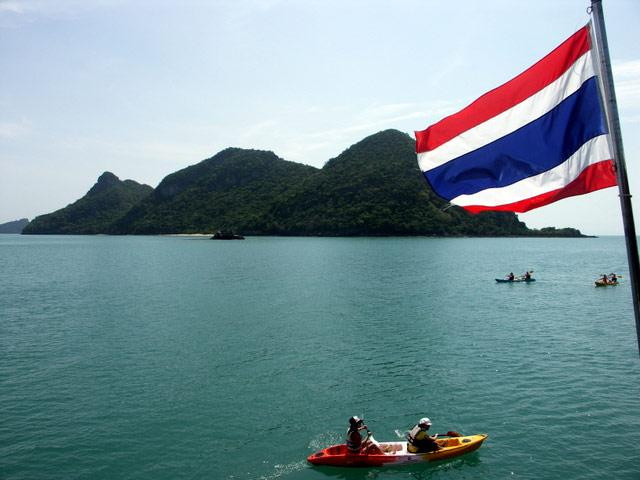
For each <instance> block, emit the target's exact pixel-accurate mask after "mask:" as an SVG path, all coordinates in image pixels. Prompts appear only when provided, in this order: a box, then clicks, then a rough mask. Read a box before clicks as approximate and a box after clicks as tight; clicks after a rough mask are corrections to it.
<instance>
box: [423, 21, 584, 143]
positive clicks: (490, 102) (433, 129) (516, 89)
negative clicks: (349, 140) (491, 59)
mask: <svg viewBox="0 0 640 480" xmlns="http://www.w3.org/2000/svg"><path fill="white" fill-rule="evenodd" d="M590 48H591V47H590V43H589V29H588V27H583V28H581V29H580V30H578V31H577V32H576V33H574V34H573V35H572V36H571V37H569V38H568V39H567V40H565V41H564V42H563V43H562V44H561V45H559V46H558V47H557V48H556V49H555V50H553V51H552V52H551V53H549V54H548V55H547V56H546V57H544V58H543V59H542V60H540V61H538V62H537V63H536V64H534V65H533V66H531V67H529V68H528V69H527V70H525V71H524V72H522V73H521V74H520V75H518V76H517V77H515V78H513V79H511V80H509V81H508V82H507V83H505V84H504V85H501V86H500V87H497V88H495V89H493V90H491V91H490V92H487V93H485V94H484V95H482V96H481V97H480V98H478V99H477V100H476V101H474V102H473V103H471V104H470V105H469V106H467V107H465V108H464V109H462V110H460V111H459V112H458V113H454V114H453V115H450V116H449V117H446V118H444V119H442V120H440V121H439V122H438V123H434V124H433V125H431V126H430V127H429V128H427V129H426V130H422V131H420V132H415V135H416V152H417V153H422V152H426V151H429V150H433V149H435V148H437V147H439V146H440V145H442V144H443V143H446V142H448V141H449V140H451V139H452V138H454V137H457V136H458V135H460V134H461V133H463V132H466V131H467V130H469V129H470V128H473V127H475V126H476V125H479V124H481V123H483V122H486V121H487V120H489V119H490V118H493V117H495V116H496V115H499V114H500V113H502V112H504V111H505V110H508V109H510V108H512V107H513V106H515V105H517V104H518V103H520V102H522V101H523V100H525V99H527V98H529V97H530V96H531V95H533V94H535V93H536V92H538V91H540V90H542V89H543V88H544V87H546V86H547V85H549V84H550V83H553V82H554V81H555V80H557V79H558V78H559V77H560V76H561V75H562V74H563V73H564V72H566V71H567V69H568V68H569V67H571V65H573V64H574V63H575V61H576V60H577V59H578V58H580V57H581V56H582V55H584V54H585V53H586V52H588V51H589V49H590Z"/></svg>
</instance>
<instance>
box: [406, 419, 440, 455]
mask: <svg viewBox="0 0 640 480" xmlns="http://www.w3.org/2000/svg"><path fill="white" fill-rule="evenodd" d="M430 426H431V420H429V419H428V418H426V417H425V418H421V419H420V421H419V422H418V424H417V425H416V426H415V427H413V428H412V429H411V431H410V432H409V433H408V435H407V441H408V443H407V450H408V451H409V452H411V453H426V452H433V451H435V450H439V449H440V445H438V444H437V443H436V438H438V434H435V435H429V427H430Z"/></svg>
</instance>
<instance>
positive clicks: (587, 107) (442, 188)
mask: <svg viewBox="0 0 640 480" xmlns="http://www.w3.org/2000/svg"><path fill="white" fill-rule="evenodd" d="M605 133H607V128H606V126H605V122H604V115H603V113H602V108H601V105H600V101H599V99H598V85H597V80H596V77H592V78H590V79H589V80H587V81H585V82H584V83H583V84H582V86H581V87H580V89H579V90H577V91H576V92H574V93H573V94H572V95H570V96H569V97H567V98H566V99H565V100H563V101H562V102H561V103H560V104H558V105H557V106H556V107H555V108H554V109H553V110H551V111H549V112H548V113H546V114H545V115H543V116H542V117H540V118H538V119H537V120H534V121H533V122H531V123H529V124H527V125H525V126H524V127H522V128H520V129H518V130H516V131H514V132H512V133H510V134H508V135H506V136H504V137H502V138H499V139H498V140H496V141H494V142H492V143H490V144H488V145H485V146H483V147H481V148H479V149H477V150H474V151H472V152H469V153H467V154H465V155H462V156H460V157H457V158H455V159H453V160H451V161H449V162H447V163H445V164H443V165H440V166H438V167H436V168H433V169H431V170H428V171H426V172H424V176H425V177H426V178H427V181H428V182H429V183H430V184H431V187H432V188H433V190H434V191H435V192H436V193H437V194H438V195H440V196H441V197H443V198H445V199H447V200H451V199H453V198H455V197H457V196H458V195H463V194H467V195H470V194H474V193H477V192H479V191H482V190H485V189H487V188H495V187H504V186H506V185H511V184H512V183H515V182H518V181H520V180H523V179H525V178H528V177H531V176H534V175H538V174H540V173H542V172H546V171H547V170H550V169H552V168H554V167H556V166H558V165H560V164H561V163H563V162H564V161H565V160H567V159H568V158H569V157H570V156H571V155H573V154H574V153H575V151H576V150H578V148H580V147H581V146H582V145H583V144H584V143H585V142H587V141H588V140H590V139H592V138H594V137H597V136H598V135H603V134H605Z"/></svg>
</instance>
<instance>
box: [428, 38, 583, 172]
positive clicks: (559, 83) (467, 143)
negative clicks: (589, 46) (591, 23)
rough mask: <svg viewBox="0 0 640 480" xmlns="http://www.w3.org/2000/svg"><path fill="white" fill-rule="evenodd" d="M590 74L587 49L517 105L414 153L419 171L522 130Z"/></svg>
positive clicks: (571, 91) (576, 88)
mask: <svg viewBox="0 0 640 480" xmlns="http://www.w3.org/2000/svg"><path fill="white" fill-rule="evenodd" d="M594 75H595V72H594V68H593V62H592V58H591V50H589V51H588V52H587V53H585V54H584V55H582V56H581V57H580V58H579V59H578V60H576V62H575V63H574V64H573V65H572V66H571V67H570V68H569V69H567V71H566V72H565V73H564V74H562V76H560V77H559V78H558V79H557V80H556V81H554V82H553V83H550V84H549V85H548V86H546V87H545V88H543V89H542V90H540V91H539V92H537V93H535V94H534V95H532V96H530V97H529V98H527V99H526V100H524V101H522V102H520V103H519V104H518V105H516V106H514V107H512V108H510V109H509V110H505V111H504V112H502V113H501V114H499V115H496V116H495V117H493V118H491V119H489V120H487V121H486V122H484V123H481V124H479V125H478V126H476V127H474V128H471V129H469V130H467V131H466V132H464V133H462V134H460V135H458V136H457V137H454V138H452V139H451V140H449V141H448V142H446V143H444V144H442V145H440V146H439V147H438V148H435V149H434V150H430V151H428V152H422V153H418V164H419V166H420V170H421V171H423V172H426V171H429V170H431V169H432V168H435V167H438V166H440V165H443V164H445V163H447V162H449V161H451V160H453V159H455V158H458V157H460V156H462V155H464V154H466V153H469V152H472V151H474V150H477V149H478V148H480V147H483V146H485V145H487V144H489V143H491V142H493V141H495V140H498V139H499V138H502V137H504V136H506V135H508V134H510V133H511V132H514V131H515V130H517V129H519V128H521V127H524V126H525V125H527V124H528V123H531V122H532V121H533V120H536V119H537V118H540V117H541V116H543V115H544V114H545V113H548V112H549V111H550V110H552V109H553V108H555V107H556V106H558V104H560V103H561V102H562V101H563V100H564V99H565V98H567V97H568V96H570V95H571V94H573V93H575V92H576V91H577V90H578V89H579V88H580V86H581V85H582V84H583V83H584V82H585V81H586V80H588V79H589V78H591V77H593V76H594Z"/></svg>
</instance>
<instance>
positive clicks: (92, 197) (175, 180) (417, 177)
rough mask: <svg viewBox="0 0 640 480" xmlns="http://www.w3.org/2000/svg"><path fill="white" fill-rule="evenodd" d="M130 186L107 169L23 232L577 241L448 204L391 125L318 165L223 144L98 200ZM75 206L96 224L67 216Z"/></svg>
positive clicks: (407, 140) (568, 232)
mask: <svg viewBox="0 0 640 480" xmlns="http://www.w3.org/2000/svg"><path fill="white" fill-rule="evenodd" d="M127 182H132V184H128V183H127ZM133 184H135V185H140V184H138V183H137V182H134V181H132V180H126V181H124V182H122V181H120V180H119V179H118V178H117V177H116V176H115V175H114V174H112V173H110V172H105V173H103V174H102V175H101V176H100V178H99V179H98V182H97V183H96V184H95V185H94V186H93V187H92V188H91V189H90V190H89V192H87V195H85V196H84V197H83V198H81V199H80V200H78V201H77V202H75V203H74V204H71V205H69V206H67V207H65V209H61V210H59V211H57V212H53V213H52V214H48V215H45V216H40V217H37V218H36V219H35V220H34V221H33V222H32V223H31V224H30V225H29V228H27V229H25V230H26V231H25V233H107V234H172V233H183V234H188V233H203V232H207V233H210V232H215V231H217V230H232V231H236V232H240V233H243V234H245V235H300V236H366V235H374V236H383V235H429V236H505V235H509V236H512V235H513V236H524V235H529V236H530V235H543V234H544V235H545V236H581V234H580V232H579V231H577V230H575V229H559V230H558V229H550V228H549V229H546V231H545V232H544V233H542V232H541V231H538V230H531V229H529V228H527V227H526V225H525V224H524V223H523V222H521V221H520V220H519V219H518V217H517V216H516V215H515V214H513V213H510V212H483V213H480V214H478V215H472V214H469V213H467V212H466V211H464V210H463V209H461V208H459V207H452V206H450V205H449V204H448V203H447V202H446V201H445V200H443V199H441V198H440V197H438V196H437V195H435V193H434V192H433V191H432V190H431V188H430V186H429V185H428V184H427V182H425V180H424V177H423V176H422V173H421V172H420V170H419V168H418V165H417V162H416V159H415V142H414V140H413V139H412V138H411V137H410V136H409V135H407V134H406V133H403V132H400V131H398V130H393V129H389V130H383V131H381V132H378V133H376V134H373V135H370V136H368V137H365V138H364V139H362V140H360V141H359V142H357V143H355V144H353V145H351V146H350V147H349V148H347V149H346V150H344V151H343V152H342V153H341V154H339V155H338V156H336V157H334V158H331V159H329V160H328V161H327V162H326V163H325V165H324V166H323V167H322V168H320V169H319V168H316V167H312V166H309V165H304V164H301V163H295V162H290V161H287V160H284V159H282V158H280V157H278V156H277V155H276V154H275V153H273V152H271V151H267V150H254V149H241V148H235V147H229V148H226V149H224V150H221V151H220V152H218V153H217V154H215V155H213V156H212V157H209V158H207V159H204V160H202V161H200V162H198V163H196V164H194V165H190V166H188V167H185V168H183V169H180V170H178V171H176V172H173V173H170V174H169V175H167V176H165V177H164V178H163V179H162V181H161V182H160V183H159V184H158V186H157V187H156V188H155V189H151V187H148V186H144V187H147V189H146V190H145V194H140V195H138V196H137V197H136V198H137V200H135V201H130V202H128V203H126V202H121V203H118V202H116V201H113V202H111V204H109V203H108V202H105V201H104V198H105V197H106V196H109V195H111V196H112V197H116V198H120V197H121V196H122V194H120V196H119V195H116V194H115V193H113V192H114V191H115V190H118V191H119V192H122V189H124V188H125V187H129V188H130V189H133V187H134V185H133ZM149 189H150V190H149ZM129 198H130V199H131V197H129ZM78 204H80V205H84V207H85V208H84V210H88V211H92V212H93V216H94V217H96V218H91V215H85V216H84V217H82V216H81V215H77V214H76V215H73V214H72V213H73V210H74V209H76V210H77V209H78ZM108 206H111V209H110V211H109V212H104V211H103V210H104V209H105V208H106V207H108ZM69 209H71V211H70V210H69ZM116 210H117V211H116ZM76 213H77V212H76ZM74 218H75V221H69V220H70V219H74ZM97 218H99V219H100V221H97ZM45 220H47V221H46V222H45ZM89 226H91V228H88V227H89Z"/></svg>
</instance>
